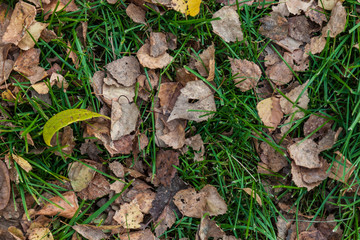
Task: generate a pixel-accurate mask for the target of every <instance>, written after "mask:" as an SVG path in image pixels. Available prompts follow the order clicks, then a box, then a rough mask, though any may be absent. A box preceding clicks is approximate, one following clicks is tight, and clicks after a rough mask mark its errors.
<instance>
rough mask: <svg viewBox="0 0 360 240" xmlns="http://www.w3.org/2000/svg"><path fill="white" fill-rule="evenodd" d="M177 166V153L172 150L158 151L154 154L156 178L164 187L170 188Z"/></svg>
mask: <svg viewBox="0 0 360 240" xmlns="http://www.w3.org/2000/svg"><path fill="white" fill-rule="evenodd" d="M173 165H175V166H179V153H177V152H175V151H172V150H166V151H164V150H162V149H161V150H159V151H158V152H157V154H156V177H157V178H158V179H159V181H160V183H161V184H162V185H164V186H170V184H171V180H172V179H173V178H174V176H175V174H176V172H177V170H176V168H174V167H173Z"/></svg>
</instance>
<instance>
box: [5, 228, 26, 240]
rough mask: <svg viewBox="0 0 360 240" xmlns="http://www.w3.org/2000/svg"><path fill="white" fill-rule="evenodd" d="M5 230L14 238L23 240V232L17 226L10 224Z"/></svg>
mask: <svg viewBox="0 0 360 240" xmlns="http://www.w3.org/2000/svg"><path fill="white" fill-rule="evenodd" d="M7 230H8V232H9V233H10V234H11V235H12V236H13V237H14V238H15V240H25V236H24V233H23V232H22V231H21V230H20V229H18V228H17V227H14V226H10V227H9V228H8V229H7Z"/></svg>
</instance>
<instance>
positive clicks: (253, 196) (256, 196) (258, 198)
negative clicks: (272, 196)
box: [242, 188, 262, 207]
mask: <svg viewBox="0 0 360 240" xmlns="http://www.w3.org/2000/svg"><path fill="white" fill-rule="evenodd" d="M242 190H244V192H246V193H247V194H249V195H250V196H251V197H252V198H255V200H256V202H257V203H258V204H259V205H260V207H261V206H262V201H261V198H260V196H259V194H257V193H256V192H255V191H254V190H253V189H251V188H242Z"/></svg>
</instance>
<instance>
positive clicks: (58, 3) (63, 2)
mask: <svg viewBox="0 0 360 240" xmlns="http://www.w3.org/2000/svg"><path fill="white" fill-rule="evenodd" d="M42 2H43V3H45V1H42ZM43 7H44V10H43V12H44V13H46V15H45V17H44V19H45V20H47V19H48V18H49V17H50V15H51V14H52V13H53V12H54V11H55V9H56V12H60V11H62V10H64V11H65V12H74V11H76V10H78V7H77V6H76V4H75V0H50V1H48V3H46V4H43Z"/></svg>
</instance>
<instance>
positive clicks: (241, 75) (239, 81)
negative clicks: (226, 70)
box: [229, 58, 261, 92]
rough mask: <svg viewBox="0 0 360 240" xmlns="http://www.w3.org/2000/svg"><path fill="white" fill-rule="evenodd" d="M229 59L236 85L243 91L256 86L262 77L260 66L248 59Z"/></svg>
mask: <svg viewBox="0 0 360 240" xmlns="http://www.w3.org/2000/svg"><path fill="white" fill-rule="evenodd" d="M229 60H230V63H231V73H232V76H233V78H234V82H235V86H236V87H238V88H240V90H241V91H242V92H245V91H248V90H250V89H253V88H255V87H256V85H257V83H258V81H259V80H260V77H261V70H260V67H259V66H258V65H256V63H254V62H250V61H248V60H246V59H244V60H241V59H233V58H229Z"/></svg>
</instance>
